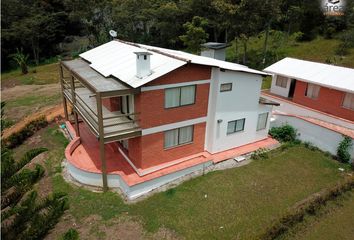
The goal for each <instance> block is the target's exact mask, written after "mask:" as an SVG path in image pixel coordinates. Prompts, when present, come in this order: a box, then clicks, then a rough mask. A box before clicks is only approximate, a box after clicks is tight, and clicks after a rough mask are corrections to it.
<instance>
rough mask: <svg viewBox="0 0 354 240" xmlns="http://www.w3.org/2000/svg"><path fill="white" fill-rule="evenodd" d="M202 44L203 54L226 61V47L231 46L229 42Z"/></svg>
mask: <svg viewBox="0 0 354 240" xmlns="http://www.w3.org/2000/svg"><path fill="white" fill-rule="evenodd" d="M201 46H202V52H201V53H200V55H201V56H204V57H210V58H215V59H218V60H222V61H225V49H226V48H227V47H228V46H229V45H228V44H227V43H218V42H207V43H204V44H202V45H201Z"/></svg>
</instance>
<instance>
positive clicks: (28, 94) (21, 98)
mask: <svg viewBox="0 0 354 240" xmlns="http://www.w3.org/2000/svg"><path fill="white" fill-rule="evenodd" d="M274 42H275V40H274V37H273V38H270V45H269V46H270V49H271V50H273V51H274V52H276V53H277V54H278V55H277V59H278V60H280V59H282V58H283V57H285V56H289V57H294V58H300V59H305V60H312V61H317V62H323V63H325V62H328V61H331V62H332V63H333V64H336V65H340V66H345V67H352V68H354V49H351V50H350V52H349V54H348V55H347V56H344V57H340V56H337V55H336V54H335V49H336V47H337V46H338V44H339V43H340V42H339V41H338V40H335V39H330V40H327V39H323V38H317V39H315V40H313V41H310V42H296V41H293V40H291V41H289V42H288V43H287V44H283V45H281V47H276V46H275V45H276V44H275V43H274ZM262 47H263V39H262V38H252V39H250V41H249V47H248V52H249V57H250V58H251V57H252V54H254V53H257V52H261V49H262ZM239 54H241V53H240V52H239ZM227 58H228V60H230V59H235V43H234V42H233V44H232V46H230V47H229V48H228V49H227ZM250 67H252V66H250ZM58 81H59V78H58V65H57V63H52V64H46V65H41V66H37V67H31V68H30V69H29V73H28V74H26V75H22V74H21V72H20V70H15V71H11V72H8V73H4V74H1V85H2V86H1V91H2V100H3V101H6V102H7V106H6V111H5V112H6V115H5V117H6V119H8V120H10V121H14V122H17V121H19V120H21V119H23V118H24V117H25V116H26V115H28V114H32V113H34V112H36V111H38V110H40V109H42V108H44V107H50V106H55V105H57V104H58V103H60V93H59V84H58ZM269 84H270V78H267V79H266V80H265V81H264V84H263V88H269Z"/></svg>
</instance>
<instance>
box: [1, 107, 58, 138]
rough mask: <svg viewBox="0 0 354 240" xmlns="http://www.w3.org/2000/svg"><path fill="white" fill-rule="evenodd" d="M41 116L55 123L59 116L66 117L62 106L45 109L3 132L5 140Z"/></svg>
mask: <svg viewBox="0 0 354 240" xmlns="http://www.w3.org/2000/svg"><path fill="white" fill-rule="evenodd" d="M41 116H45V117H46V119H47V121H48V122H51V121H53V120H54V119H55V118H56V117H59V116H61V117H64V109H63V106H62V104H59V105H56V106H54V107H48V108H43V109H41V110H39V111H38V112H36V113H34V114H31V115H29V116H27V117H26V118H24V119H23V120H21V121H20V122H18V123H16V124H15V125H13V126H11V127H10V128H7V129H5V130H4V132H3V138H7V137H9V136H10V135H11V134H13V133H15V132H18V131H19V130H21V129H22V128H24V127H25V126H26V125H27V124H28V123H29V122H31V121H33V120H35V119H37V118H39V117H41Z"/></svg>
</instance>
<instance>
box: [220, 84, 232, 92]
mask: <svg viewBox="0 0 354 240" xmlns="http://www.w3.org/2000/svg"><path fill="white" fill-rule="evenodd" d="M231 90H232V83H223V84H221V85H220V92H228V91H231Z"/></svg>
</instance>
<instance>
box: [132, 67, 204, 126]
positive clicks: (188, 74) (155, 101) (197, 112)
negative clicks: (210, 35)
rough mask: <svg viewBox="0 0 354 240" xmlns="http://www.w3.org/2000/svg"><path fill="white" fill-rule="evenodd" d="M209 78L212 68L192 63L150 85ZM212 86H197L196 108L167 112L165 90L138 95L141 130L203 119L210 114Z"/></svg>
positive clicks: (180, 108) (173, 109) (187, 107)
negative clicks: (209, 103)
mask: <svg viewBox="0 0 354 240" xmlns="http://www.w3.org/2000/svg"><path fill="white" fill-rule="evenodd" d="M206 79H210V67H205V66H199V65H193V64H189V65H187V66H185V67H182V68H180V69H177V70H175V71H173V72H171V73H169V74H166V75H165V76H162V77H161V78H159V79H156V80H154V81H152V82H150V83H149V84H148V85H150V86H151V85H163V84H171V83H181V82H188V81H198V80H206ZM209 85H210V84H209V83H206V84H199V85H196V101H195V103H194V104H193V105H188V106H182V107H176V108H168V109H165V90H164V89H161V90H152V91H146V92H141V93H140V94H137V95H135V111H136V112H139V113H140V114H139V117H138V118H139V119H140V120H141V121H140V122H139V124H140V126H141V127H142V128H150V127H156V126H159V125H164V124H169V123H174V122H180V121H184V120H188V119H193V118H199V117H204V116H206V115H207V111H208V98H209Z"/></svg>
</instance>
